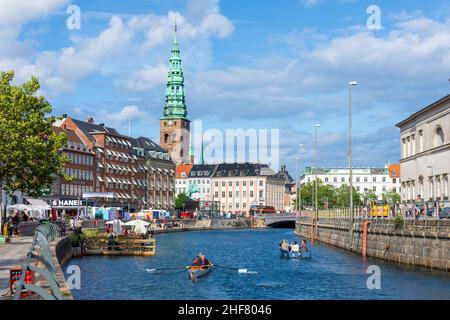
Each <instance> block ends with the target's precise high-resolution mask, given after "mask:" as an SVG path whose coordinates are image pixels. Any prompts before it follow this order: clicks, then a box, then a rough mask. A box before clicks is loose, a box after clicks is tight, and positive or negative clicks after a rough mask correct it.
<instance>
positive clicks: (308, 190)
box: [301, 179, 336, 209]
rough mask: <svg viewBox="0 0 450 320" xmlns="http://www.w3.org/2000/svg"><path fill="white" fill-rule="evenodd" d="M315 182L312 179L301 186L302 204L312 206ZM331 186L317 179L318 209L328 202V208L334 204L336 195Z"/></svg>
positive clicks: (313, 203)
mask: <svg viewBox="0 0 450 320" xmlns="http://www.w3.org/2000/svg"><path fill="white" fill-rule="evenodd" d="M314 193H315V184H314V181H312V182H309V183H307V184H305V185H303V186H302V187H301V194H302V205H304V206H305V205H308V206H311V207H314V205H315V201H316V200H315V195H314ZM335 193H336V192H335V189H334V187H333V186H331V185H328V184H324V183H323V182H322V180H320V179H317V207H318V208H319V209H324V208H325V203H328V208H332V207H334V206H335V204H336V195H335Z"/></svg>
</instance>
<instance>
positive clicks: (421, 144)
mask: <svg viewBox="0 0 450 320" xmlns="http://www.w3.org/2000/svg"><path fill="white" fill-rule="evenodd" d="M396 126H397V127H398V128H400V153H401V156H400V166H401V183H402V193H401V196H402V200H403V201H408V202H412V201H422V200H423V201H442V202H444V203H445V204H446V205H448V202H449V194H450V189H449V188H450V186H449V183H448V179H449V174H450V95H447V96H445V97H443V98H442V99H440V100H438V101H436V102H434V103H432V104H431V105H429V106H427V107H425V108H423V109H421V110H419V111H418V112H416V113H414V114H412V115H411V116H409V117H408V118H407V119H405V120H403V121H401V122H400V123H398V124H397V125H396Z"/></svg>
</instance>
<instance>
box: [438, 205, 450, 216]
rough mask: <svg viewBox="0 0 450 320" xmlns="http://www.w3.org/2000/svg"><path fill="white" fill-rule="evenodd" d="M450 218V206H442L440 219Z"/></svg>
mask: <svg viewBox="0 0 450 320" xmlns="http://www.w3.org/2000/svg"><path fill="white" fill-rule="evenodd" d="M449 218H450V207H445V208H442V210H441V212H439V219H449Z"/></svg>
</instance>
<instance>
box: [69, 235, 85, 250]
mask: <svg viewBox="0 0 450 320" xmlns="http://www.w3.org/2000/svg"><path fill="white" fill-rule="evenodd" d="M84 240H86V236H85V235H84V234H83V233H78V232H74V233H72V234H71V235H70V242H71V243H72V247H81V244H82V243H83V241H84Z"/></svg>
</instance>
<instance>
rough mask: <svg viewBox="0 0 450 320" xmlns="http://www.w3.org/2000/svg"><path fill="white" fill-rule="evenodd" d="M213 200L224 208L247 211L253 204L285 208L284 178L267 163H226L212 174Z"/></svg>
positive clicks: (282, 209) (227, 210) (239, 211)
mask: <svg viewBox="0 0 450 320" xmlns="http://www.w3.org/2000/svg"><path fill="white" fill-rule="evenodd" d="M211 182H212V187H211V189H212V192H213V201H217V202H219V208H220V211H221V212H232V213H248V212H249V210H250V207H251V206H252V205H263V206H271V207H274V208H275V210H277V211H280V212H281V211H284V209H285V206H284V195H285V180H284V179H283V178H280V177H277V176H276V175H275V172H274V171H273V170H272V169H270V168H269V167H268V166H267V165H263V164H257V163H223V164H220V165H218V166H217V167H216V168H215V170H214V174H213V175H212V179H211Z"/></svg>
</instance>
